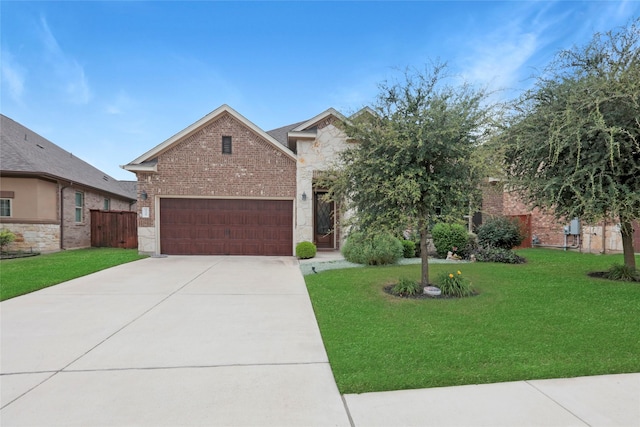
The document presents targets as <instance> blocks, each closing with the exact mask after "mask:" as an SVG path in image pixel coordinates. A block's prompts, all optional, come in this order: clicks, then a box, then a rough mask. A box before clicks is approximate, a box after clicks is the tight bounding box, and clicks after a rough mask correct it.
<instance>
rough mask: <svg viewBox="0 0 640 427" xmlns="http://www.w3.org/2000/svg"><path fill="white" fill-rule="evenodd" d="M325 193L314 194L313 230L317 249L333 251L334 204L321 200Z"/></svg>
mask: <svg viewBox="0 0 640 427" xmlns="http://www.w3.org/2000/svg"><path fill="white" fill-rule="evenodd" d="M325 194H327V193H326V192H316V193H314V200H313V203H314V207H315V215H314V217H315V218H314V229H315V240H316V246H317V247H318V249H333V248H334V247H335V246H334V232H335V231H334V224H333V223H334V203H333V202H327V201H325V200H323V197H324V195H325Z"/></svg>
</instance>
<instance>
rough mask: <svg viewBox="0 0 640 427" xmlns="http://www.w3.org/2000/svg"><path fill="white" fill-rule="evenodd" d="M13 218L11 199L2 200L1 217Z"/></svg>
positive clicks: (0, 202) (0, 203) (0, 200)
mask: <svg viewBox="0 0 640 427" xmlns="http://www.w3.org/2000/svg"><path fill="white" fill-rule="evenodd" d="M10 216H11V199H0V217H10Z"/></svg>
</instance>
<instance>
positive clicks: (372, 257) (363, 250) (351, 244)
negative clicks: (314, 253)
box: [342, 232, 404, 265]
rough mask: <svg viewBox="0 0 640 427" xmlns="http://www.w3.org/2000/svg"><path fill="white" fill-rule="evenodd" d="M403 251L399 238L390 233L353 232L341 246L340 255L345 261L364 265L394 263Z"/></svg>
mask: <svg viewBox="0 0 640 427" xmlns="http://www.w3.org/2000/svg"><path fill="white" fill-rule="evenodd" d="M403 252H404V247H403V246H402V243H401V242H400V240H399V239H397V238H396V237H394V236H393V235H392V234H390V233H380V234H373V233H371V234H369V233H363V232H354V233H351V234H350V235H349V237H348V238H347V241H346V242H345V244H344V246H343V247H342V255H343V256H344V258H345V259H346V260H347V261H349V262H354V263H356V264H366V265H384V264H395V263H396V262H397V261H398V260H399V259H400V258H402V254H403Z"/></svg>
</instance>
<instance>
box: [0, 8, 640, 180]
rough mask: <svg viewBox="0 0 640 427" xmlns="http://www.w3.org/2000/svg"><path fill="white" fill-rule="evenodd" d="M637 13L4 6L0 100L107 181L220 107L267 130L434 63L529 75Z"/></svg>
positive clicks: (490, 79) (498, 78)
mask: <svg viewBox="0 0 640 427" xmlns="http://www.w3.org/2000/svg"><path fill="white" fill-rule="evenodd" d="M638 16H640V1H606V2H605V1H602V2H601V1H589V2H570V1H554V2H547V1H536V2H529V1H507V2H499V1H491V2H489V1H471V2H466V1H447V2H435V1H421V2H420V1H414V2H207V1H200V2H119V1H113V2H93V1H91V2H78V1H71V2H55V1H46V2H29V1H6V0H3V1H1V2H0V20H1V21H0V24H1V30H0V31H1V34H0V48H1V52H0V55H1V56H0V65H1V81H2V83H1V93H0V111H1V112H2V114H4V115H6V116H8V117H10V118H12V119H14V120H16V121H18V122H20V123H21V124H23V125H24V126H26V127H28V128H30V129H32V130H33V131H35V132H37V133H39V134H40V135H42V136H44V137H45V138H47V139H49V140H51V141H52V142H54V143H56V144H58V145H59V146H61V147H62V148H64V149H66V150H68V151H71V152H72V153H73V154H75V155H77V156H79V157H80V158H82V159H84V160H85V161H87V162H89V163H91V164H93V165H94V166H96V167H97V168H99V169H101V170H103V171H104V172H106V173H108V174H109V175H111V176H113V177H115V178H117V179H129V180H133V179H135V175H134V174H132V173H130V172H127V171H124V170H122V169H120V167H119V165H123V164H126V163H128V162H129V161H131V160H133V159H135V158H136V157H138V156H139V155H141V154H143V153H144V152H146V151H147V150H149V149H151V148H153V147H154V146H155V145H157V144H159V143H161V142H163V141H164V140H165V139H167V138H169V137H170V136H172V135H173V134H175V133H176V132H179V131H180V130H182V129H184V128H185V127H187V126H188V125H190V124H192V123H193V122H195V121H196V120H198V119H200V118H201V117H203V116H204V115H206V114H207V113H209V112H211V111H212V110H214V109H216V108H217V107H219V106H220V105H222V104H229V105H230V106H231V107H233V108H234V109H236V110H237V111H238V112H240V113H241V114H243V115H244V116H245V117H247V118H248V119H249V120H251V121H252V122H254V123H255V124H256V125H258V126H260V127H261V128H262V129H264V130H270V129H273V128H277V127H280V126H284V125H286V124H290V123H295V122H298V121H302V120H305V119H308V118H311V117H313V116H315V115H316V114H318V113H320V112H322V111H324V110H326V109H327V108H329V107H334V108H336V109H338V110H339V111H342V112H343V113H345V114H349V113H351V112H354V111H356V110H358V109H359V108H361V107H362V106H365V105H366V104H368V103H370V102H371V101H372V100H373V99H374V98H375V95H376V93H377V84H378V83H379V82H381V81H383V80H385V79H393V78H395V77H397V76H398V75H399V70H401V69H404V68H406V67H415V68H423V67H424V64H426V63H428V62H430V61H433V60H441V61H446V62H448V64H449V71H450V72H452V73H455V74H457V75H459V76H462V77H464V78H465V79H466V80H468V81H470V82H472V83H475V84H479V85H488V86H489V87H491V88H493V89H503V91H502V92H500V96H501V97H503V98H505V99H509V98H510V97H513V96H514V95H515V94H517V93H518V91H519V90H521V89H523V88H526V87H529V86H530V85H531V83H532V80H531V79H530V76H531V75H532V74H534V73H535V72H536V71H537V70H541V69H542V68H544V66H545V65H546V64H547V63H548V62H549V60H550V59H551V58H552V56H553V54H554V53H555V52H556V51H558V50H559V49H563V48H570V47H572V46H574V45H583V44H584V43H586V42H587V41H588V40H589V39H590V38H591V36H592V35H593V33H594V32H596V31H608V30H610V29H613V28H615V27H617V26H621V25H626V24H627V23H628V22H629V20H630V19H632V18H635V17H638Z"/></svg>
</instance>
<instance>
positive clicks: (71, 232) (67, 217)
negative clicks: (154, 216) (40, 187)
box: [62, 187, 131, 249]
mask: <svg viewBox="0 0 640 427" xmlns="http://www.w3.org/2000/svg"><path fill="white" fill-rule="evenodd" d="M77 191H79V192H82V193H83V195H84V208H83V211H82V222H76V220H75V219H76V216H75V215H76V192H77ZM62 192H63V194H64V197H63V209H64V215H63V217H64V221H63V229H62V239H63V242H62V247H63V248H64V249H76V248H88V247H90V246H91V212H90V211H91V209H99V210H102V209H104V199H105V198H106V199H109V202H110V210H114V211H128V210H130V209H131V207H130V206H131V205H130V203H129V202H128V201H126V200H121V199H116V198H114V197H113V196H110V195H107V194H104V193H98V192H96V191H95V190H90V189H88V188H83V187H66V188H64V189H63V190H62Z"/></svg>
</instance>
